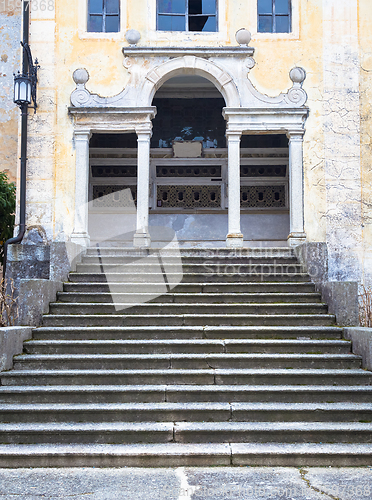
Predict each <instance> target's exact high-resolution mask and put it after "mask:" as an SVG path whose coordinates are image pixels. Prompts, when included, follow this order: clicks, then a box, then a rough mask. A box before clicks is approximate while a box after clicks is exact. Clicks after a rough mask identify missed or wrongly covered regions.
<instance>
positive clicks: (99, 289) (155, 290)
mask: <svg viewBox="0 0 372 500" xmlns="http://www.w3.org/2000/svg"><path fill="white" fill-rule="evenodd" d="M172 286H173V285H172ZM63 290H64V292H69V293H77V292H84V293H114V292H115V293H122V292H123V286H122V284H121V283H112V282H111V283H103V282H102V283H99V282H94V283H90V282H83V281H81V282H79V281H77V282H68V283H64V284H63ZM125 292H126V293H135V294H138V293H140V294H142V293H152V294H159V295H163V294H166V293H167V287H166V284H165V283H164V280H163V279H162V281H161V283H125ZM172 292H176V293H182V294H186V293H194V294H200V293H220V294H227V293H228V294H233V293H236V294H241V293H252V294H253V293H278V294H279V293H291V294H296V295H297V294H301V293H302V294H304V293H314V292H315V285H314V283H311V282H299V283H285V282H284V283H280V282H276V283H259V282H258V283H257V282H256V283H251V282H244V283H233V282H232V283H221V282H216V283H180V284H179V285H176V286H175V287H174V288H172Z"/></svg>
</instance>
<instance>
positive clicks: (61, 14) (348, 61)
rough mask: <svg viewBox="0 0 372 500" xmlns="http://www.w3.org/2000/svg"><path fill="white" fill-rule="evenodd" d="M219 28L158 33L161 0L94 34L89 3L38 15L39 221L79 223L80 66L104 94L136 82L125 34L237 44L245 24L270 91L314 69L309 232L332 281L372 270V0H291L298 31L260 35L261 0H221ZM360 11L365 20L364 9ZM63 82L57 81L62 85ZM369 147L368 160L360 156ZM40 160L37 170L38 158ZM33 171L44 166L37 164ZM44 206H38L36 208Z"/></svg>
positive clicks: (54, 231) (58, 229) (33, 186)
mask: <svg viewBox="0 0 372 500" xmlns="http://www.w3.org/2000/svg"><path fill="white" fill-rule="evenodd" d="M220 4H223V10H222V11H221V13H220V19H219V21H220V32H219V33H216V34H206V35H197V34H185V33H177V34H175V33H158V32H156V30H155V11H154V5H155V2H148V1H147V0H138V1H137V2H131V1H129V0H128V1H124V2H122V7H123V8H122V20H121V21H122V22H121V32H120V33H116V34H104V35H101V34H99V35H98V34H87V33H85V31H84V26H85V18H86V17H85V16H86V11H85V0H79V1H78V2H73V3H70V4H69V5H68V8H67V7H66V3H65V2H62V1H61V0H57V1H56V10H55V11H52V12H46V13H45V12H44V13H41V12H34V13H33V24H32V27H31V41H32V44H33V52H34V54H35V56H36V55H37V56H38V57H39V60H40V64H41V66H42V69H41V74H40V84H39V96H40V109H39V111H38V113H37V115H36V116H35V117H33V118H32V123H33V131H32V137H31V140H30V141H31V142H30V151H31V152H30V172H33V174H32V175H33V180H32V181H31V179H30V182H29V184H30V185H29V189H30V190H31V192H32V200H31V204H30V214H31V213H33V215H32V217H31V219H30V220H31V221H32V223H34V224H37V223H40V224H43V225H44V227H46V228H47V233H48V235H49V236H50V237H52V236H53V238H54V239H57V240H58V239H59V240H63V239H64V238H65V237H68V235H69V234H70V233H71V232H72V230H73V211H74V203H75V201H74V189H75V187H74V184H75V151H74V144H73V140H72V137H73V126H72V122H71V118H70V117H69V115H68V109H67V108H68V106H69V100H70V94H71V92H72V91H73V90H74V88H75V85H74V83H73V80H72V73H73V71H74V70H75V69H76V68H79V67H85V68H86V69H87V70H88V72H89V73H90V80H89V82H88V85H87V87H88V88H89V90H90V91H91V92H95V93H98V94H100V95H103V96H111V95H115V94H117V93H119V92H120V91H121V90H122V89H123V88H124V87H125V85H126V83H127V82H128V76H129V74H128V71H127V69H126V68H124V66H123V56H122V52H121V49H122V47H123V46H125V45H127V43H126V42H125V40H124V34H125V31H126V30H127V29H128V28H135V29H138V30H139V31H140V32H141V36H142V38H141V41H140V45H143V46H154V45H162V46H164V45H166V46H175V45H183V46H190V45H195V46H208V45H210V46H216V45H217V46H219V45H236V42H235V38H234V35H235V32H236V31H237V30H238V29H239V28H241V27H246V28H248V29H250V30H251V31H252V33H253V37H252V42H251V45H252V46H253V47H255V49H256V53H255V59H256V62H257V64H256V66H255V68H254V69H253V70H252V71H251V73H250V77H251V80H252V82H253V83H254V85H255V86H256V87H257V89H258V90H259V91H261V92H263V93H266V94H268V95H272V96H274V95H278V94H279V93H280V92H283V91H286V90H287V89H288V88H289V87H290V86H291V82H290V80H289V77H288V72H289V70H290V69H291V68H292V67H293V66H295V65H298V66H302V67H304V68H305V70H306V72H307V79H306V81H305V84H304V88H305V90H306V92H307V93H308V102H307V105H308V106H309V108H310V115H309V118H308V120H307V122H306V134H305V138H304V192H305V207H304V208H305V229H306V233H307V236H308V240H309V241H327V243H328V245H329V258H330V267H329V273H330V276H329V279H331V280H332V279H334V280H335V279H340V280H355V279H359V278H360V277H361V276H362V275H363V273H364V275H365V276H366V278H368V279H371V272H370V268H371V267H372V263H371V264H370V262H371V260H372V258H371V254H370V247H371V246H372V245H371V242H372V211H371V209H372V205H371V203H370V193H371V187H372V186H371V183H372V173H371V168H370V164H371V134H372V118H371V102H372V95H371V94H372V84H371V74H372V50H371V47H372V29H371V28H372V26H371V24H372V12H371V8H370V0H359V1H358V0H312V1H311V2H309V1H307V0H293V5H294V7H295V11H296V16H297V17H296V18H294V23H295V24H294V33H293V34H277V35H276V34H271V35H266V34H257V33H256V10H255V5H256V0H247V1H245V2H243V1H240V0H239V1H235V0H228V1H226V2H220ZM358 16H359V17H358ZM57 83H58V85H57ZM360 155H362V160H361V161H360ZM33 161H34V165H35V166H34V167H32V162H33ZM32 168H34V170H32ZM36 208H37V210H36V211H35V210H34V209H36Z"/></svg>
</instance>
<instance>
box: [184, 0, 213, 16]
mask: <svg viewBox="0 0 372 500" xmlns="http://www.w3.org/2000/svg"><path fill="white" fill-rule="evenodd" d="M188 2H189V14H216V0H188Z"/></svg>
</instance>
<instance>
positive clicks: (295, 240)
mask: <svg viewBox="0 0 372 500" xmlns="http://www.w3.org/2000/svg"><path fill="white" fill-rule="evenodd" d="M287 241H288V244H289V246H290V247H295V246H297V245H301V243H305V241H306V233H290V234H289V235H288V238H287Z"/></svg>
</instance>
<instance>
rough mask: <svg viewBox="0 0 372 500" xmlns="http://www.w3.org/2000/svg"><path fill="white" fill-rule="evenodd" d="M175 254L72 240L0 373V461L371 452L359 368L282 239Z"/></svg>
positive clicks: (318, 460)
mask: <svg viewBox="0 0 372 500" xmlns="http://www.w3.org/2000/svg"><path fill="white" fill-rule="evenodd" d="M181 253H182V264H183V266H182V267H181V266H180V261H179V257H178V255H177V252H176V251H175V250H168V251H166V252H165V251H162V252H158V251H151V253H150V252H147V251H135V250H133V249H127V250H125V249H120V248H106V249H104V248H101V249H100V250H97V249H95V248H91V249H88V253H87V255H86V256H84V258H83V262H82V263H81V264H79V265H78V268H77V271H76V272H75V273H70V277H69V282H68V283H65V285H64V291H63V292H61V293H60V294H59V295H58V301H57V302H56V303H53V304H50V313H49V314H48V315H45V316H44V321H43V326H42V327H40V328H36V329H35V330H34V334H33V339H32V340H31V341H28V342H26V343H25V344H24V354H22V355H20V356H17V357H15V359H14V368H13V370H10V371H9V372H4V373H2V374H1V384H2V385H1V387H0V422H1V423H0V442H1V443H2V444H1V445H0V467H40V466H96V467H98V466H101V467H107V466H112V467H118V466H183V465H188V466H192V465H270V466H274V465H283V466H300V465H308V466H310V465H339V466H350V465H371V464H372V445H371V443H372V423H371V422H372V403H371V396H372V385H371V382H372V373H371V372H367V371H365V370H363V369H362V368H361V359H360V358H359V357H358V356H355V355H353V354H351V345H350V343H349V342H347V341H345V340H343V339H342V329H341V328H339V327H337V326H336V325H335V318H334V317H333V316H332V315H330V314H328V312H327V306H326V304H324V303H322V302H321V297H320V295H319V294H317V293H315V287H314V284H312V283H311V281H310V278H309V276H308V275H307V274H306V273H305V272H304V271H303V269H302V267H301V265H300V264H299V263H298V262H297V261H296V259H295V256H294V253H293V250H292V249H290V248H280V249H279V248H277V249H244V250H239V251H238V250H237V251H234V250H227V249H223V250H222V249H219V250H217V249H215V250H213V249H209V250H200V249H199V250H198V249H183V250H182V251H181ZM182 272H183V274H182ZM181 278H182V282H181V283H179V284H178V285H177V283H178V282H179V281H180V280H181ZM175 285H176V286H175ZM147 300H149V302H145V301H147Z"/></svg>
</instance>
